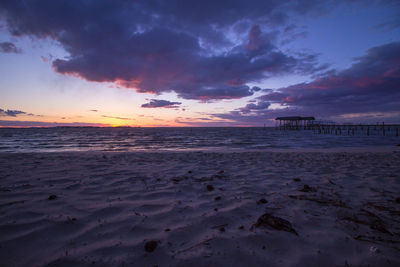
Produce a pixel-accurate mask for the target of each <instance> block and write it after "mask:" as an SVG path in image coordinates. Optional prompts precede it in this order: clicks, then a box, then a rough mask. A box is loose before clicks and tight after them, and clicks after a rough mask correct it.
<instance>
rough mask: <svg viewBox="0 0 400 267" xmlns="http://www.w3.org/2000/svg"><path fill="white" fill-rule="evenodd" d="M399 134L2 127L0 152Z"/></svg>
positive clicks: (302, 143)
mask: <svg viewBox="0 0 400 267" xmlns="http://www.w3.org/2000/svg"><path fill="white" fill-rule="evenodd" d="M397 144H400V137H398V136H396V135H395V133H394V131H393V130H392V131H391V132H390V131H389V132H388V131H387V132H386V136H382V134H381V133H380V132H379V131H377V132H373V131H371V133H370V136H367V135H366V134H365V133H364V134H361V133H357V132H356V133H355V135H354V136H353V135H348V133H347V132H344V133H343V134H342V135H335V134H319V133H318V132H316V131H312V130H301V131H280V130H277V129H276V128H269V127H267V128H242V127H237V128H236V127H233V128H231V127H229V128H228V127H227V128H188V127H184V128H0V152H61V151H204V150H223V151H224V150H227V151H228V150H233V151H237V150H239V151H241V150H274V149H315V148H317V149H324V148H342V147H348V148H361V147H382V146H396V145H397Z"/></svg>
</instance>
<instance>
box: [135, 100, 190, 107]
mask: <svg viewBox="0 0 400 267" xmlns="http://www.w3.org/2000/svg"><path fill="white" fill-rule="evenodd" d="M180 104H182V103H181V102H171V101H168V100H158V99H150V102H149V103H146V104H143V105H142V106H141V107H142V108H178V106H179V105H180Z"/></svg>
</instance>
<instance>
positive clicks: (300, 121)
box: [275, 116, 400, 136]
mask: <svg viewBox="0 0 400 267" xmlns="http://www.w3.org/2000/svg"><path fill="white" fill-rule="evenodd" d="M275 121H276V122H277V123H276V128H277V129H278V130H297V131H300V130H311V131H313V132H314V133H315V134H333V135H348V136H354V135H367V136H370V135H372V136H377V135H379V136H399V134H400V124H385V123H384V122H382V123H376V124H352V123H348V124H336V123H333V122H332V123H326V122H325V123H324V122H320V121H316V120H315V118H314V117H300V116H291V117H277V118H276V119H275Z"/></svg>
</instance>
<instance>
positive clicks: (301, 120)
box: [275, 116, 315, 130]
mask: <svg viewBox="0 0 400 267" xmlns="http://www.w3.org/2000/svg"><path fill="white" fill-rule="evenodd" d="M275 120H276V121H279V129H281V130H300V129H301V128H304V129H309V128H310V127H311V126H312V125H313V121H314V120H315V118H314V117H300V116H292V117H278V118H276V119H275Z"/></svg>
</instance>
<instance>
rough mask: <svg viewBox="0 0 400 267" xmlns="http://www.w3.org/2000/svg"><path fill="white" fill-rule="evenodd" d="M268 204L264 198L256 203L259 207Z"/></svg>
mask: <svg viewBox="0 0 400 267" xmlns="http://www.w3.org/2000/svg"><path fill="white" fill-rule="evenodd" d="M267 203H268V201H267V200H266V199H265V198H262V199H260V200H258V201H257V204H258V205H259V204H267Z"/></svg>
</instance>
